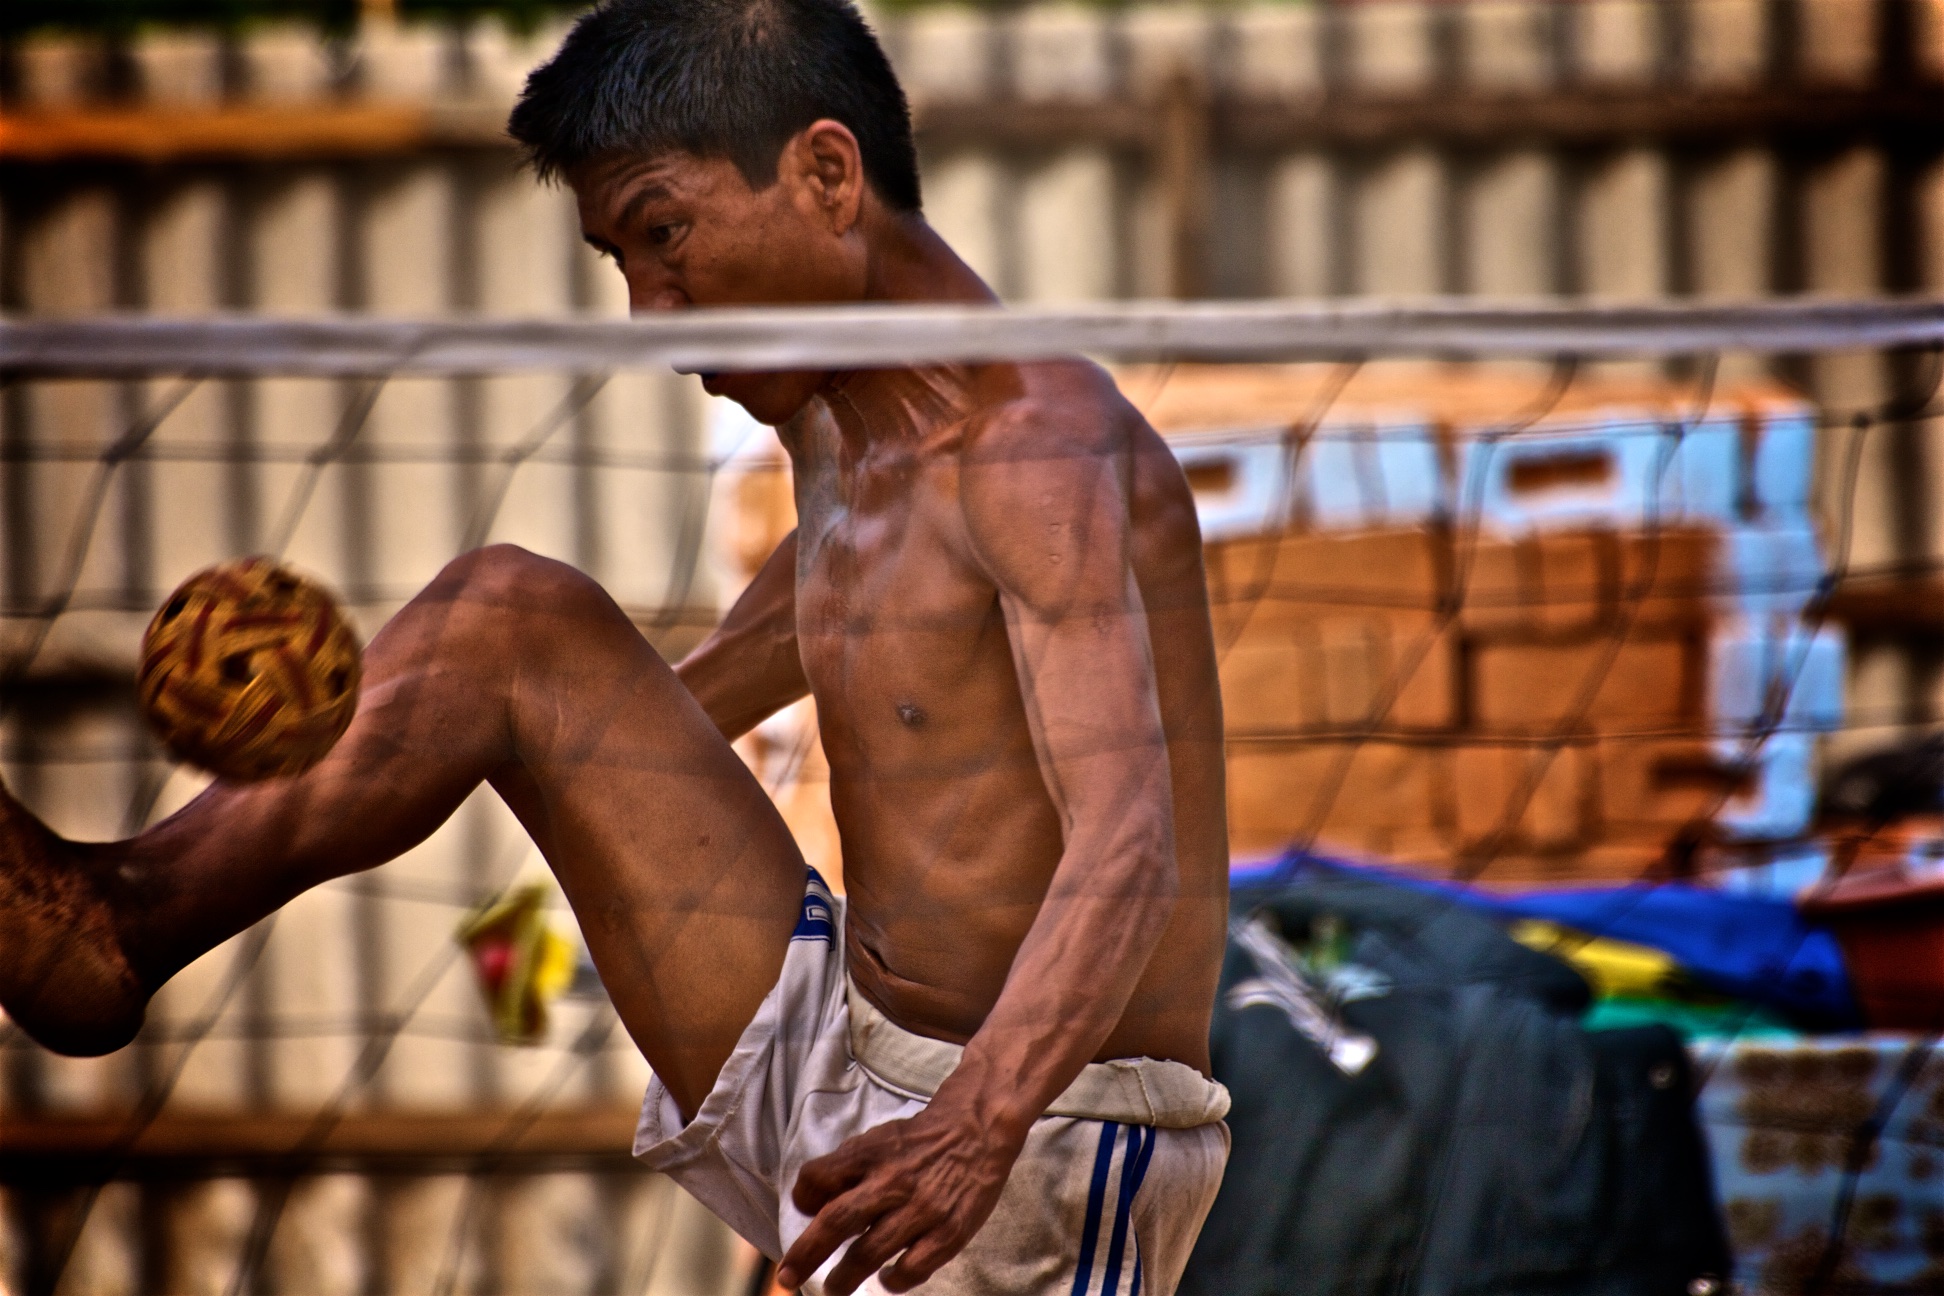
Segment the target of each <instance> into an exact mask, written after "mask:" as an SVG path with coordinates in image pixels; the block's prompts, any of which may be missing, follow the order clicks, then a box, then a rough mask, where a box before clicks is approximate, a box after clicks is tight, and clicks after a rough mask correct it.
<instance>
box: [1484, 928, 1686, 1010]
mask: <svg viewBox="0 0 1944 1296" xmlns="http://www.w3.org/2000/svg"><path fill="white" fill-rule="evenodd" d="M1506 930H1507V931H1508V933H1509V934H1510V935H1511V937H1512V939H1513V940H1515V941H1517V942H1519V944H1521V945H1524V946H1526V947H1528V948H1530V949H1536V950H1538V951H1539V952H1540V953H1541V954H1551V955H1553V956H1554V957H1555V958H1563V959H1565V960H1566V961H1567V962H1568V963H1571V964H1572V965H1573V968H1574V970H1576V971H1577V972H1578V973H1579V974H1580V975H1581V976H1583V977H1585V978H1586V980H1587V984H1589V985H1591V986H1592V987H1593V993H1594V995H1595V996H1596V997H1598V998H1601V999H1663V998H1670V997H1677V996H1680V997H1684V996H1686V995H1687V994H1688V992H1689V991H1690V990H1691V989H1692V987H1690V986H1689V985H1688V982H1687V977H1686V975H1685V974H1684V973H1683V972H1682V971H1681V965H1680V964H1678V963H1676V962H1675V961H1674V960H1673V959H1672V958H1671V957H1669V956H1668V955H1667V954H1664V953H1662V952H1661V951H1660V950H1657V949H1650V948H1649V947H1647V946H1645V945H1634V944H1631V943H1629V942H1627V941H1618V940H1610V939H1608V938H1607V937H1604V936H1589V935H1587V934H1586V933H1585V932H1581V931H1575V930H1574V929H1573V928H1571V927H1562V926H1560V925H1559V924H1558V923H1554V922H1547V921H1546V920H1545V919H1543V918H1523V919H1520V920H1519V921H1518V922H1515V923H1513V924H1512V925H1511V926H1510V927H1509V928H1507V929H1506Z"/></svg>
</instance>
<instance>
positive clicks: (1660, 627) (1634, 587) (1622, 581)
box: [1614, 526, 1734, 633]
mask: <svg viewBox="0 0 1944 1296" xmlns="http://www.w3.org/2000/svg"><path fill="white" fill-rule="evenodd" d="M1615 545H1616V552H1617V558H1616V561H1615V564H1614V566H1615V577H1614V580H1615V593H1614V606H1615V608H1616V610H1617V611H1618V612H1620V613H1621V614H1623V615H1626V616H1627V617H1629V618H1630V619H1629V622H1628V624H1630V625H1631V626H1632V628H1633V629H1635V630H1651V631H1655V632H1659V633H1669V632H1680V631H1682V630H1685V629H1688V628H1691V627H1694V626H1698V625H1705V624H1707V623H1709V622H1711V621H1713V620H1714V619H1715V617H1716V615H1717V611H1718V608H1719V603H1720V600H1721V599H1722V598H1723V597H1724V596H1726V595H1729V594H1732V593H1733V592H1734V591H1733V590H1732V589H1731V588H1729V586H1730V585H1731V584H1732V583H1733V575H1732V573H1731V571H1730V568H1729V563H1728V557H1727V549H1726V546H1727V540H1726V537H1725V535H1724V533H1723V532H1721V531H1718V530H1715V529H1713V528H1708V527H1695V526H1683V527H1665V528H1662V529H1660V530H1658V531H1655V532H1652V533H1644V532H1633V533H1628V534H1623V535H1620V536H1619V537H1617V538H1616V541H1615Z"/></svg>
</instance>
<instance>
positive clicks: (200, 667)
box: [136, 558, 359, 782]
mask: <svg viewBox="0 0 1944 1296" xmlns="http://www.w3.org/2000/svg"><path fill="white" fill-rule="evenodd" d="M358 679H359V655H358V640H357V637H356V636H355V635H353V634H352V632H351V627H350V625H349V624H347V623H346V622H345V619H344V614H343V613H342V612H340V611H339V610H338V606H337V603H336V601H335V600H333V599H332V598H331V596H330V595H329V594H328V593H326V592H325V591H324V589H323V588H322V587H320V586H319V585H318V584H317V583H316V582H314V581H310V580H307V579H305V578H304V577H302V576H299V575H298V574H297V573H296V572H293V571H291V570H290V569H289V568H287V567H283V566H280V565H279V564H277V563H275V562H273V561H271V560H270V559H268V558H243V559H239V560H237V561H235V562H227V563H220V564H218V565H217V566H215V567H210V568H208V569H206V570H204V571H199V572H197V573H196V574H195V575H194V576H191V577H190V578H189V579H188V580H186V581H184V582H183V583H182V584H181V586H179V587H178V588H177V589H176V592H175V593H174V594H171V595H170V596H169V601H168V602H166V603H164V604H163V605H162V610H161V611H160V612H157V613H156V614H155V619H154V620H153V621H151V622H149V627H148V632H147V633H146V634H145V635H143V636H142V669H141V673H140V674H139V675H138V676H137V677H136V690H137V693H138V695H139V696H140V698H141V701H142V710H143V711H144V712H145V713H146V714H147V716H148V722H149V725H150V726H151V727H152V728H153V729H154V730H155V732H156V734H157V735H159V736H160V737H161V739H162V741H163V742H164V743H165V744H167V745H168V748H169V750H170V751H171V752H173V753H175V755H176V756H177V757H179V758H180V759H182V760H185V761H188V762H189V763H190V764H192V765H199V766H201V767H202V768H203V769H206V770H208V771H209V772H210V773H212V774H215V775H218V776H219V777H221V778H226V779H231V780H234V781H237V782H254V781H256V780H258V779H267V778H276V777H279V776H283V775H290V774H299V773H302V772H303V771H304V770H307V769H309V768H310V767H311V766H313V765H315V764H317V762H318V761H320V760H322V759H324V754H325V753H326V752H328V751H330V750H331V745H332V744H333V743H335V742H336V741H337V740H338V738H339V737H340V736H342V735H343V733H344V731H345V729H346V728H347V727H348V726H349V725H350V724H351V715H352V713H353V712H354V711H356V710H357V707H358Z"/></svg>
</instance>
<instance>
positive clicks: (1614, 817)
mask: <svg viewBox="0 0 1944 1296" xmlns="http://www.w3.org/2000/svg"><path fill="white" fill-rule="evenodd" d="M1599 753H1600V772H1601V779H1600V820H1601V831H1602V833H1603V834H1604V835H1606V836H1609V837H1612V838H1616V839H1618V838H1634V839H1653V840H1659V841H1662V842H1666V841H1669V840H1672V839H1673V838H1674V837H1675V836H1676V835H1678V834H1679V833H1680V832H1681V831H1682V830H1683V829H1691V828H1695V827H1699V826H1701V825H1703V824H1705V823H1706V822H1707V821H1708V820H1709V819H1710V818H1712V817H1713V816H1714V814H1715V813H1716V812H1717V811H1719V810H1720V809H1721V807H1722V806H1723V805H1724V804H1725V803H1726V802H1727V801H1728V800H1729V799H1731V798H1732V797H1734V796H1735V795H1737V794H1738V793H1740V792H1742V791H1744V790H1745V789H1746V786H1747V783H1748V774H1747V772H1746V771H1738V770H1736V769H1735V768H1734V766H1733V764H1732V763H1731V762H1729V761H1728V760H1726V759H1724V758H1723V757H1722V756H1720V755H1719V754H1718V753H1717V752H1715V750H1714V747H1713V744H1711V743H1708V742H1706V741H1703V740H1700V739H1682V738H1672V739H1632V740H1628V739H1608V740H1605V741H1603V742H1601V743H1600V746H1599Z"/></svg>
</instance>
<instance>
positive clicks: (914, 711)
mask: <svg viewBox="0 0 1944 1296" xmlns="http://www.w3.org/2000/svg"><path fill="white" fill-rule="evenodd" d="M898 719H900V720H902V721H904V726H905V728H907V729H923V728H924V727H925V709H924V708H923V707H921V706H919V705H918V704H917V703H916V702H900V703H898Z"/></svg>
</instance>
